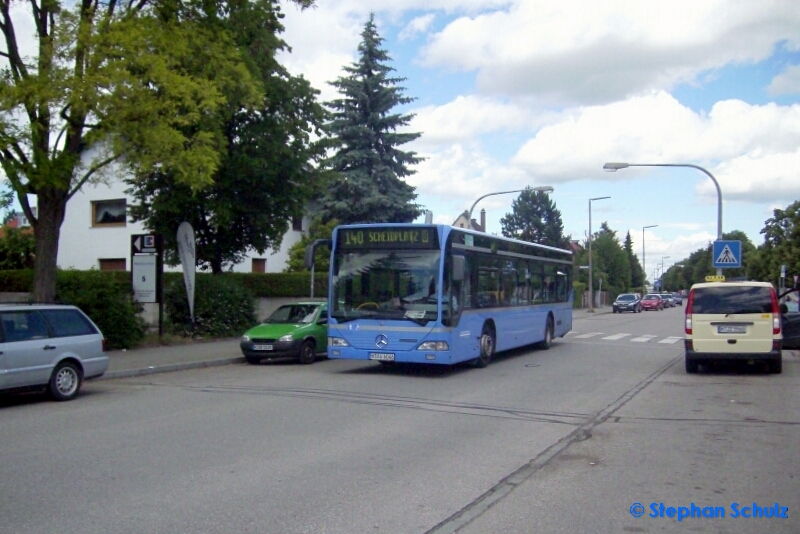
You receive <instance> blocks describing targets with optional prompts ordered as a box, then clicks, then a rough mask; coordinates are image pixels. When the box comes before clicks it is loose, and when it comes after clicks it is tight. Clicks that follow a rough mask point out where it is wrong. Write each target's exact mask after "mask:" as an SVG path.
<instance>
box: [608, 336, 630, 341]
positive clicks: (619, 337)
mask: <svg viewBox="0 0 800 534" xmlns="http://www.w3.org/2000/svg"><path fill="white" fill-rule="evenodd" d="M629 335H630V334H614V335H613V336H606V337H604V338H603V339H608V340H610V341H616V340H618V339H622V338H623V337H628V336H629Z"/></svg>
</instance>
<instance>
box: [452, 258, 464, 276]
mask: <svg viewBox="0 0 800 534" xmlns="http://www.w3.org/2000/svg"><path fill="white" fill-rule="evenodd" d="M465 270H466V260H465V259H464V256H453V272H452V273H451V276H450V278H451V279H452V280H453V282H461V281H463V280H464V271H465Z"/></svg>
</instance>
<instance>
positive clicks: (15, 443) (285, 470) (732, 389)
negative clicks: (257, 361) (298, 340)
mask: <svg viewBox="0 0 800 534" xmlns="http://www.w3.org/2000/svg"><path fill="white" fill-rule="evenodd" d="M682 320H683V315H682V310H680V309H671V310H666V311H663V312H650V313H642V314H625V315H611V314H607V315H598V316H594V317H589V318H586V319H577V320H576V321H575V324H574V330H575V331H574V332H573V333H571V334H570V335H569V336H568V337H567V338H566V339H563V340H557V342H556V344H555V346H554V347H553V348H552V349H551V350H549V351H537V350H519V351H514V352H512V353H507V354H503V355H501V357H500V358H498V360H497V361H495V362H493V363H492V364H491V365H490V366H489V367H488V368H486V369H473V368H469V367H457V368H453V369H447V368H440V367H422V368H420V367H405V366H399V367H397V368H384V367H381V366H379V365H378V364H363V363H358V362H349V361H321V362H318V363H316V364H314V365H313V366H300V365H296V364H291V363H289V364H269V365H261V366H256V367H253V366H247V365H232V366H226V367H218V368H206V369H197V370H191V371H181V372H174V373H165V374H158V375H150V376H146V377H139V378H128V379H119V380H105V381H100V382H88V383H87V384H86V385H85V390H84V391H83V393H82V395H81V396H80V397H79V398H78V399H77V400H75V401H73V402H69V403H60V404H59V403H53V402H48V401H45V400H42V398H41V397H38V396H3V397H0V532H2V533H6V532H8V533H14V534H23V533H36V534H38V533H41V532H48V531H62V532H82V533H92V532H97V533H108V532H115V533H128V532H131V533H140V532H154V533H156V532H197V533H205V532H208V533H223V532H224V533H229V532H254V533H312V532H313V533H317V532H325V533H348V534H350V533H365V532H370V533H398V534H405V533H429V532H430V533H433V532H437V533H440V532H468V533H488V532H525V533H531V532H547V533H550V532H554V533H557V532H570V533H573V532H656V531H659V532H661V531H666V532H672V531H674V532H678V531H680V532H684V531H687V530H689V531H692V530H693V531H698V532H798V531H800V522H798V519H797V517H798V516H800V515H799V514H800V503H798V502H797V496H798V495H800V492H799V491H798V490H800V481H798V476H800V475H797V476H796V474H797V473H800V469H798V467H800V466H799V465H798V464H799V463H800V462H798V460H797V459H796V457H797V455H796V452H797V447H796V445H795V444H796V443H797V442H798V438H800V417H798V404H799V402H798V400H797V395H796V393H795V392H796V391H797V387H798V385H799V384H798V382H800V378H798V377H800V364H798V359H797V358H795V357H794V356H790V355H789V354H788V353H786V354H785V363H784V373H783V374H782V375H767V374H763V373H761V372H759V371H756V370H753V369H750V368H722V369H720V370H717V371H714V372H710V373H701V374H699V375H692V376H689V375H686V374H684V372H683V364H682V345H681V342H680V340H681V338H682ZM623 334H627V335H623ZM651 336H652V337H651ZM634 502H640V503H641V504H642V505H643V507H644V509H645V510H644V516H643V517H639V518H635V517H633V516H632V515H631V514H630V512H629V510H630V508H631V505H632V504H633V503H634ZM661 502H663V503H664V504H665V509H666V508H668V507H670V506H672V507H676V508H677V507H681V506H687V507H688V506H689V505H690V504H691V503H692V502H694V503H695V504H696V505H697V506H701V507H709V506H710V507H724V508H725V511H726V512H728V514H727V516H726V517H724V518H716V519H706V518H686V519H683V520H682V521H681V522H678V521H677V518H668V517H663V518H651V517H649V514H650V513H651V508H650V504H651V503H656V504H658V503H661ZM733 502H739V503H742V505H743V506H744V505H747V506H752V502H758V504H759V505H761V504H762V503H763V504H764V505H769V506H772V505H774V503H775V502H779V503H780V506H786V507H788V509H789V510H788V515H789V518H788V519H764V518H757V519H753V518H748V519H745V518H741V517H739V518H731V517H729V516H730V511H731V504H732V503H733ZM792 512H794V514H793V513H792ZM665 514H666V512H665Z"/></svg>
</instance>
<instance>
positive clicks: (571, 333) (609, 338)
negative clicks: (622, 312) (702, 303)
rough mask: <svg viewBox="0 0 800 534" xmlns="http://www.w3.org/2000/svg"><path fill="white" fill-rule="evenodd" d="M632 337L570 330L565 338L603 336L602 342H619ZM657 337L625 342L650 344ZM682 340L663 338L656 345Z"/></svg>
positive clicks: (673, 337)
mask: <svg viewBox="0 0 800 534" xmlns="http://www.w3.org/2000/svg"><path fill="white" fill-rule="evenodd" d="M632 335H633V334H625V333H619V334H611V335H608V336H606V335H605V332H587V333H585V334H582V333H580V332H577V331H575V330H570V331H569V332H567V336H569V337H571V338H575V339H589V338H593V337H597V336H604V337H601V338H600V339H602V340H603V341H619V340H621V339H625V338H627V337H630V336H632ZM658 337H660V336H656V335H653V334H642V335H640V336H638V337H634V338H631V339H627V340H626V341H628V342H629V343H650V342H651V341H653V340H654V339H656V338H658ZM683 339H684V338H683V337H682V336H668V337H665V338H663V339H661V340H659V341H657V343H664V344H669V345H671V344H674V343H677V342H679V341H682V340H683Z"/></svg>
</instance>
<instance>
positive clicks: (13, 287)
mask: <svg viewBox="0 0 800 534" xmlns="http://www.w3.org/2000/svg"><path fill="white" fill-rule="evenodd" d="M0 288H2V291H3V292H8V293H30V292H31V291H33V269H17V270H8V271H0Z"/></svg>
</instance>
